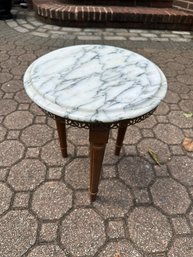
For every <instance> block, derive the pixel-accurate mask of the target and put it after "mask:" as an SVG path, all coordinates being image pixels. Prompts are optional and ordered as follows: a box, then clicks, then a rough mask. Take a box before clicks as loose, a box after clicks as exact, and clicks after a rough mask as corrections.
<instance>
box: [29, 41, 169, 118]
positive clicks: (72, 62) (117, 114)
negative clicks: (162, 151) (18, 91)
mask: <svg viewBox="0 0 193 257" xmlns="http://www.w3.org/2000/svg"><path fill="white" fill-rule="evenodd" d="M24 87H25V90H26V92H27V94H28V95H29V97H30V98H31V99H32V100H33V101H34V102H35V103H36V104H37V105H39V106H40V107H42V108H43V109H45V110H47V111H49V112H51V113H53V114H56V115H58V116H61V117H65V118H69V119H72V120H77V121H85V122H113V121H118V120H124V119H129V118H135V117H138V116H140V115H143V114H145V113H147V112H149V111H150V110H152V109H154V108H155V107H156V106H158V105H159V103H160V101H161V100H162V99H163V98H164V96H165V94H166V91H167V81H166V78H165V76H164V74H163V73H162V71H161V70H160V69H159V68H158V67H157V66H156V65H155V64H154V63H152V62H151V61H149V60H148V59H146V58H144V57H143V56H141V55H139V54H136V53H134V52H131V51H128V50H126V49H122V48H117V47H113V46H105V45H78V46H70V47H65V48H61V49H58V50H55V51H53V52H50V53H48V54H46V55H44V56H42V57H40V58H39V59H37V60H36V61H35V62H33V63H32V64H31V65H30V66H29V68H28V69H27V71H26V73H25V75H24Z"/></svg>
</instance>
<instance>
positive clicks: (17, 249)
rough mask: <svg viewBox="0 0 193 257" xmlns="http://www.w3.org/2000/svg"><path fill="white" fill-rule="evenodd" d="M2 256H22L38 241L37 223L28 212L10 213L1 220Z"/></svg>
mask: <svg viewBox="0 0 193 257" xmlns="http://www.w3.org/2000/svg"><path fill="white" fill-rule="evenodd" d="M0 231H1V233H0V256H9V257H16V256H22V255H23V254H24V253H25V252H26V251H27V250H28V249H29V248H30V247H31V246H32V245H33V244H34V243H35V240H36V233H37V221H36V219H35V218H34V217H33V216H32V215H31V214H30V213H29V212H28V211H25V210H24V211H20V210H17V211H10V212H8V213H7V214H6V215H5V216H3V217H2V218H1V219H0Z"/></svg>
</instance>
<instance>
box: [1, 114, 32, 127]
mask: <svg viewBox="0 0 193 257" xmlns="http://www.w3.org/2000/svg"><path fill="white" fill-rule="evenodd" d="M32 120H33V115H32V114H31V113H30V112H28V111H15V112H13V113H11V114H9V115H7V116H6V117H5V120H4V124H5V126H6V127H7V128H8V129H23V128H25V127H27V126H28V125H30V124H31V123H32Z"/></svg>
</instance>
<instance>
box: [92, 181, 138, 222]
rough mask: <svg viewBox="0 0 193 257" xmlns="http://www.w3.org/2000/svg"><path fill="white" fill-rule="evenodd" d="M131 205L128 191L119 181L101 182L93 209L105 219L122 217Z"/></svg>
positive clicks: (131, 199) (131, 200)
mask: <svg viewBox="0 0 193 257" xmlns="http://www.w3.org/2000/svg"><path fill="white" fill-rule="evenodd" d="M132 204H133V198H132V195H131V193H130V190H129V189H128V188H127V187H126V186H125V185H124V184H123V183H122V182H120V181H119V180H117V179H113V180H110V179H109V180H102V181H101V183H100V185H99V192H98V198H97V200H96V201H95V202H94V207H95V208H97V210H98V211H99V212H100V213H101V214H102V215H103V216H104V217H105V218H110V217H123V216H124V215H125V214H126V213H127V212H128V210H129V209H130V208H131V206H132Z"/></svg>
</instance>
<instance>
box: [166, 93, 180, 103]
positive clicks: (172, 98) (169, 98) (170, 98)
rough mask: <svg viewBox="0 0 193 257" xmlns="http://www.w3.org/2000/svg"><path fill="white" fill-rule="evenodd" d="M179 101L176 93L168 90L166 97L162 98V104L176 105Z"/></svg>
mask: <svg viewBox="0 0 193 257" xmlns="http://www.w3.org/2000/svg"><path fill="white" fill-rule="evenodd" d="M179 101H180V97H179V95H178V94H177V93H174V92H172V91H170V90H168V92H167V94H166V97H165V98H164V102H166V103H170V104H176V103H178V102H179Z"/></svg>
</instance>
